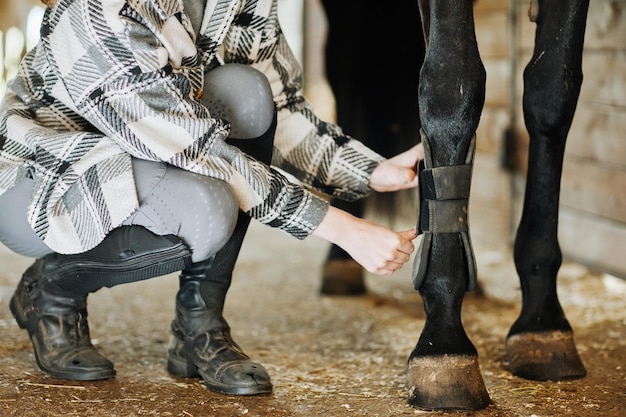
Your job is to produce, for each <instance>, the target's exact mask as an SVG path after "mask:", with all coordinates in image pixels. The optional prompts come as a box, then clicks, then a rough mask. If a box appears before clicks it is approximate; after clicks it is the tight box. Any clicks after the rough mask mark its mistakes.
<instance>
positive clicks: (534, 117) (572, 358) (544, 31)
mask: <svg viewBox="0 0 626 417" xmlns="http://www.w3.org/2000/svg"><path fill="white" fill-rule="evenodd" d="M538 6H539V7H538V9H535V10H538V14H537V15H536V22H537V31H536V39H535V50H534V54H533V57H532V59H531V61H530V63H529V64H528V65H527V67H526V70H525V71H524V118H525V121H526V127H527V129H528V133H529V135H530V149H529V161H528V174H527V179H526V181H527V182H526V193H525V197H524V208H523V213H522V218H521V221H520V225H519V228H518V230H517V235H516V240H515V249H514V257H515V265H516V268H517V272H518V274H519V277H520V282H521V287H522V310H521V313H520V316H519V318H518V319H517V321H516V322H515V323H514V324H513V326H512V328H511V330H510V332H509V335H508V337H507V352H508V361H509V368H510V370H511V372H512V373H514V374H515V375H518V376H521V377H524V378H528V379H533V380H561V379H569V378H578V377H582V376H584V375H585V374H586V371H585V368H584V366H583V364H582V362H581V360H580V358H579V356H578V353H577V351H576V347H575V345H574V341H573V335H572V328H571V327H570V324H569V323H568V321H567V319H566V318H565V314H564V312H563V310H562V308H561V305H560V303H559V300H558V297H557V284H556V280H557V272H558V270H559V268H560V266H561V261H562V256H561V250H560V248H559V243H558V238H557V225H558V207H559V193H560V182H561V172H562V167H563V155H564V152H565V141H566V138H567V134H568V132H569V129H570V126H571V124H572V119H573V117H574V112H575V110H576V104H577V101H578V96H579V93H580V87H581V84H582V69H581V67H582V50H583V40H584V36H585V22H586V18H587V10H588V8H589V0H575V1H539V3H538Z"/></svg>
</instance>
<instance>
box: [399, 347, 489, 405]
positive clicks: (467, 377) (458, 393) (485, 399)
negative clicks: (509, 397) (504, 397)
mask: <svg viewBox="0 0 626 417" xmlns="http://www.w3.org/2000/svg"><path fill="white" fill-rule="evenodd" d="M408 376H409V386H410V387H411V388H410V389H409V395H408V400H407V401H408V403H409V404H410V405H411V406H413V407H417V408H421V409H424V410H442V411H446V410H449V411H452V410H456V411H475V410H481V409H483V408H485V407H487V406H488V405H489V404H491V399H490V398H489V394H488V393H487V389H486V388H485V382H484V381H483V377H482V374H481V373H480V368H479V366H478V357H477V356H468V355H443V356H426V357H415V358H412V359H410V360H409V370H408Z"/></svg>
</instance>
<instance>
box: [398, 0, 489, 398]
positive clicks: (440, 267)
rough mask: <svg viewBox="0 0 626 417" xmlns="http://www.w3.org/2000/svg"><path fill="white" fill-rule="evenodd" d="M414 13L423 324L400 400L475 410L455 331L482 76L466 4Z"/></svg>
mask: <svg viewBox="0 0 626 417" xmlns="http://www.w3.org/2000/svg"><path fill="white" fill-rule="evenodd" d="M420 9H421V11H422V20H423V25H424V28H425V34H426V39H427V48H426V58H425V61H424V65H423V67H422V71H421V78H420V88H419V108H420V117H421V122H422V127H423V136H422V141H423V142H424V144H425V145H426V146H425V153H426V158H425V162H426V167H425V169H423V170H422V171H421V172H420V192H421V194H422V195H421V196H420V199H421V200H422V202H421V207H420V211H421V213H420V223H419V226H420V229H421V230H424V235H423V240H422V243H420V246H419V250H418V253H416V260H419V262H417V263H416V267H415V269H416V270H415V271H414V275H415V284H416V288H417V289H419V291H420V294H421V296H422V299H423V301H424V308H425V311H426V324H425V326H424V329H423V330H422V334H421V336H420V338H419V341H418V343H417V345H416V347H415V349H414V350H413V352H412V353H411V355H410V358H409V364H408V365H409V370H408V374H409V375H408V376H409V387H410V391H409V397H408V402H409V404H411V405H413V406H415V407H419V408H424V409H440V410H476V409H481V408H484V407H486V406H487V405H488V404H489V403H490V399H489V395H488V394H487V391H486V389H485V385H484V382H483V379H482V375H481V373H480V369H479V366H478V354H477V351H476V348H475V347H474V345H473V344H472V342H471V341H470V340H469V338H468V336H467V335H466V333H465V330H464V329H463V324H462V322H461V304H462V300H463V297H464V295H465V292H466V291H467V289H468V287H471V286H472V284H473V282H472V281H473V280H474V279H475V264H474V259H473V254H472V248H471V243H470V241H469V234H468V229H467V202H468V197H469V183H470V178H469V177H470V176H471V166H472V163H473V158H472V156H473V152H474V150H473V138H474V134H475V131H476V128H477V126H478V122H479V119H480V114H481V112H482V108H483V105H484V98H485V70H484V67H483V64H482V61H481V59H480V56H479V53H478V47H477V44H476V37H475V33H474V18H473V11H472V1H471V0H463V1H460V0H438V1H433V2H430V3H428V2H427V0H424V1H421V0H420ZM427 145H430V146H427ZM426 213H429V214H430V215H427V214H426Z"/></svg>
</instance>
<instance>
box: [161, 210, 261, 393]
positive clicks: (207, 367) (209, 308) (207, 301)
mask: <svg viewBox="0 0 626 417" xmlns="http://www.w3.org/2000/svg"><path fill="white" fill-rule="evenodd" d="M248 223H249V218H248V217H247V216H245V215H243V214H240V216H239V221H238V222H237V226H236V228H235V232H234V233H233V236H232V237H231V239H230V240H229V241H228V243H227V244H226V246H225V247H224V248H222V250H220V251H219V252H218V253H217V255H216V257H215V258H214V259H211V260H208V261H204V262H199V263H197V264H194V265H192V266H191V267H190V268H187V269H185V270H183V271H182V273H181V275H180V289H179V291H178V294H177V295H176V316H175V318H174V320H173V322H172V337H171V341H170V346H169V349H168V361H167V369H168V371H169V372H170V373H172V374H174V375H176V376H181V377H187V378H189V377H196V376H201V377H202V379H203V380H204V383H205V385H206V386H207V387H208V388H209V389H211V390H212V391H215V392H218V393H222V394H229V395H256V394H267V393H270V392H271V391H272V383H271V380H270V377H269V375H268V373H267V371H266V370H265V368H263V366H261V365H260V364H258V363H255V362H252V361H251V360H250V358H249V357H248V355H246V354H245V353H244V352H243V350H242V349H241V347H240V346H239V345H238V344H237V343H236V342H235V341H234V340H233V339H232V337H231V335H230V326H229V325H228V323H227V322H226V320H225V319H224V317H223V309H224V301H225V298H226V293H227V291H228V288H229V287H230V282H231V279H232V270H233V267H234V264H235V260H236V258H237V255H238V253H239V248H240V247H241V243H242V241H243V237H244V235H245V231H246V229H247V226H248Z"/></svg>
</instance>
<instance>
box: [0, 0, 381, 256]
mask: <svg viewBox="0 0 626 417" xmlns="http://www.w3.org/2000/svg"><path fill="white" fill-rule="evenodd" d="M225 63H243V64H247V65H250V66H252V67H254V68H256V69H258V70H260V71H262V72H263V73H264V74H265V75H266V76H267V78H268V79H269V81H270V84H271V86H272V91H273V94H274V101H275V103H276V107H277V109H278V128H277V132H276V140H275V149H274V153H273V161H272V165H273V166H276V167H279V168H281V169H284V170H285V171H286V172H289V173H291V174H293V175H294V176H295V177H296V178H298V179H299V180H300V181H302V183H303V184H304V185H306V186H309V187H312V188H314V189H317V190H319V191H321V192H324V193H327V194H330V195H334V196H337V197H340V198H344V199H356V198H360V197H363V196H365V195H366V194H367V193H368V192H369V188H368V186H367V182H368V178H369V176H370V174H371V172H372V170H373V169H374V168H375V166H376V165H377V164H378V163H379V162H380V161H381V160H382V158H381V157H380V156H379V155H377V154H375V153H374V152H372V151H371V150H369V149H367V148H366V147H365V146H364V145H362V144H361V143H360V142H358V141H356V140H354V139H351V138H349V137H346V136H345V135H343V133H342V132H341V130H340V128H338V127H337V126H335V125H333V124H329V123H325V122H323V121H321V120H319V119H318V118H317V117H316V116H315V114H314V113H313V111H312V109H311V107H310V105H309V103H308V102H307V101H306V100H305V98H304V97H303V96H302V93H301V87H302V85H301V84H302V77H301V75H302V74H301V70H300V68H299V65H298V64H297V62H296V60H295V59H294V57H293V54H292V53H291V51H290V49H289V47H288V45H287V43H286V41H285V39H284V37H283V35H282V33H281V30H280V26H279V24H278V17H277V10H276V1H275V0H253V1H245V0H208V1H207V5H206V9H205V14H204V18H203V20H202V25H201V28H200V33H199V35H198V36H197V35H196V33H195V32H194V30H193V28H192V25H191V21H190V19H189V17H188V16H187V15H186V14H185V10H184V7H183V2H182V0H59V1H58V2H57V4H56V5H55V6H54V7H51V8H48V9H47V10H46V14H45V16H44V21H43V24H42V28H41V42H40V43H39V45H38V46H37V47H36V48H35V49H33V50H32V51H30V52H29V53H28V55H27V56H26V58H25V59H24V61H23V62H22V65H21V67H20V71H19V73H18V75H17V77H16V78H15V79H13V80H12V81H11V82H10V83H9V85H8V87H7V93H6V95H5V97H4V99H3V101H2V104H1V105H0V193H2V192H4V191H6V190H7V189H9V188H10V187H12V186H13V185H15V184H16V183H18V182H19V181H20V180H21V179H22V178H24V176H27V175H28V176H31V177H33V178H34V180H35V190H34V193H33V201H32V204H31V206H30V209H29V213H28V219H29V222H30V223H31V225H32V227H33V228H34V230H35V231H36V232H37V233H38V235H39V236H41V237H42V239H43V240H44V242H45V243H46V244H47V245H48V246H50V247H51V248H52V249H53V250H55V251H58V252H61V253H77V252H83V251H86V250H88V249H90V248H92V247H94V246H95V245H97V244H98V243H99V242H100V241H101V240H102V239H103V238H104V236H106V234H107V233H108V232H109V231H110V230H111V229H113V228H114V227H117V226H118V225H119V224H121V222H122V221H123V220H124V219H125V218H126V217H127V216H128V215H129V214H130V213H132V212H133V210H135V209H136V207H137V205H138V202H137V197H136V192H135V185H134V181H133V175H132V168H131V162H130V160H131V156H133V157H136V158H141V159H146V160H153V161H165V162H167V163H170V164H172V165H175V166H178V167H180V168H183V169H185V170H189V171H193V172H196V173H199V174H203V175H208V176H211V177H215V178H220V179H223V180H225V181H227V182H228V183H229V184H230V185H231V187H232V188H233V190H234V191H235V194H236V196H237V198H238V200H239V205H240V208H241V209H242V210H243V211H245V212H246V213H247V214H249V215H250V216H252V217H253V218H255V219H257V220H259V221H261V222H262V223H265V224H268V225H270V226H272V227H277V228H279V229H282V230H284V231H286V232H287V233H289V234H291V235H293V236H295V237H298V238H304V237H305V236H307V235H308V234H310V233H311V232H312V230H313V229H314V228H315V227H316V226H317V225H318V224H319V222H320V221H321V218H322V217H323V215H324V213H325V212H326V210H327V207H328V203H327V202H326V201H325V200H323V199H321V198H319V197H317V196H316V195H315V194H313V193H311V192H310V191H308V190H307V189H305V188H304V187H303V186H302V185H300V184H294V183H292V182H290V181H289V180H288V179H287V178H286V177H285V176H284V175H282V174H281V173H280V172H279V171H277V170H275V169H273V168H271V167H268V166H266V165H264V164H262V163H260V162H258V161H256V160H254V159H253V158H250V157H248V156H247V155H245V154H243V153H242V152H240V151H239V150H238V149H237V148H234V147H232V146H229V145H227V144H226V143H225V142H224V139H225V138H226V137H227V136H228V134H229V129H230V127H229V125H228V122H227V121H225V120H220V119H214V118H212V117H211V115H210V114H209V112H208V111H207V109H206V108H205V107H203V106H202V105H201V104H200V103H199V101H198V100H197V97H198V96H199V94H201V92H202V85H203V76H204V73H205V71H210V70H211V69H212V68H215V67H216V66H218V65H223V64H225Z"/></svg>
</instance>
